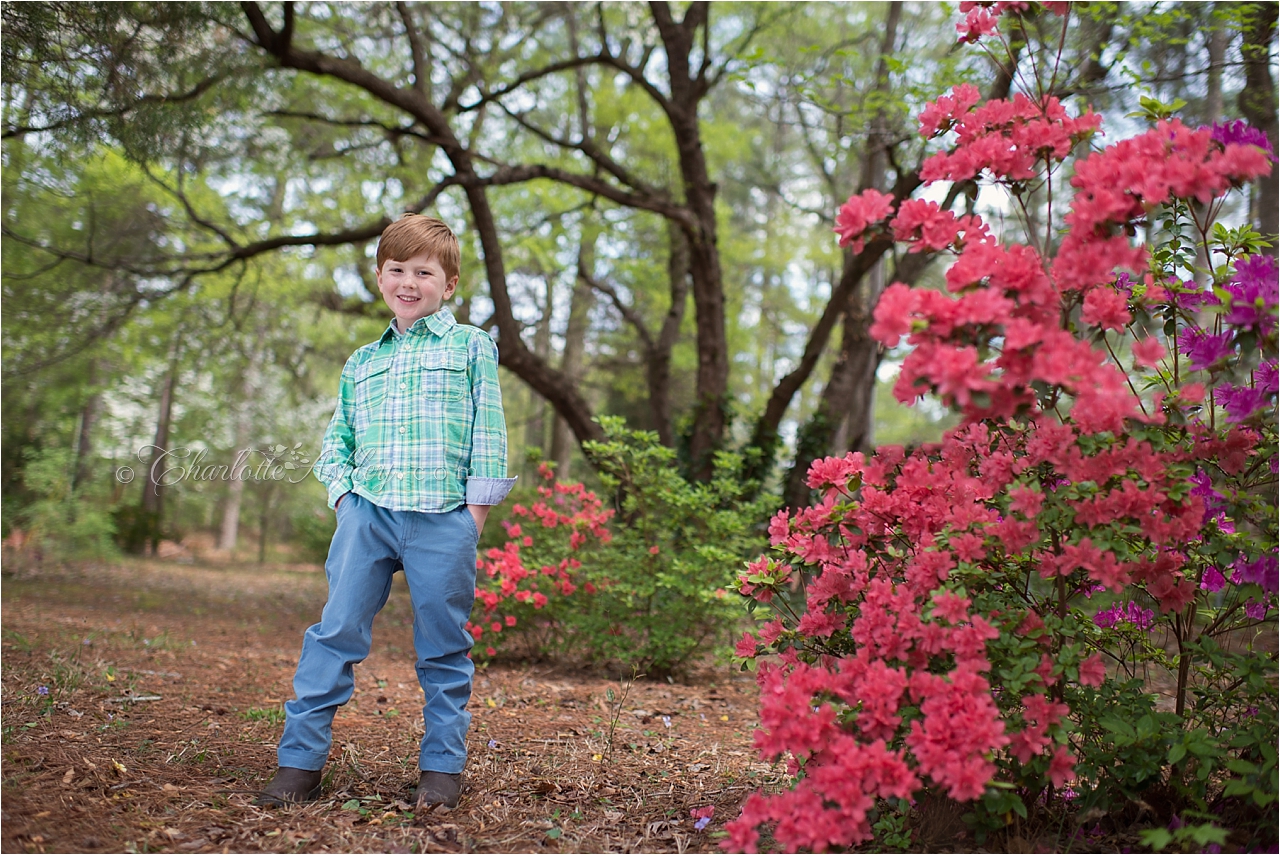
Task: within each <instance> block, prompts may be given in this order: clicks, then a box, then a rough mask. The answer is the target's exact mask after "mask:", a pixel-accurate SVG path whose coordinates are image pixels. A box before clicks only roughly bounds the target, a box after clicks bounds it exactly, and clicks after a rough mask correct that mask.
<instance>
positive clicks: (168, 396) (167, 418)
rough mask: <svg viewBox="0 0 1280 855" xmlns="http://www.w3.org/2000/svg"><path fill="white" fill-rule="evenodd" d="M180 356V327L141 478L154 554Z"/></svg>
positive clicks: (144, 514)
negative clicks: (144, 475) (142, 477)
mask: <svg viewBox="0 0 1280 855" xmlns="http://www.w3.org/2000/svg"><path fill="white" fill-rule="evenodd" d="M181 357H182V328H181V327H179V328H178V331H177V332H175V333H174V336H173V341H172V342H171V343H170V345H169V366H168V370H167V371H166V372H165V378H164V383H163V385H162V386H161V389H160V413H159V417H158V419H157V421H156V436H155V442H153V443H152V448H151V460H150V462H149V463H148V465H147V477H146V478H144V479H143V482H142V514H141V520H140V522H141V525H142V532H143V534H144V537H143V543H144V544H146V546H147V548H148V551H149V552H150V554H152V555H154V554H155V553H156V551H157V550H158V549H159V547H160V526H161V516H162V513H163V509H164V490H165V486H164V484H163V483H161V478H160V476H161V475H162V473H163V471H164V468H165V467H164V464H163V462H162V458H163V455H164V454H165V452H166V451H167V450H168V449H169V428H170V425H171V423H172V420H173V398H174V392H175V390H176V389H177V385H178V368H179V362H180V360H181Z"/></svg>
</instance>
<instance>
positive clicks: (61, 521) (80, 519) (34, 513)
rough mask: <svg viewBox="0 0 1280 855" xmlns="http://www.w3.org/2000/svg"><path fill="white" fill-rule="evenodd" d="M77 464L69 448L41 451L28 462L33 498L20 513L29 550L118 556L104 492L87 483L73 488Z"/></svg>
mask: <svg viewBox="0 0 1280 855" xmlns="http://www.w3.org/2000/svg"><path fill="white" fill-rule="evenodd" d="M74 464H75V461H74V457H73V455H72V454H71V452H70V451H67V450H65V449H48V450H45V451H41V452H38V453H36V454H35V455H34V456H33V457H32V459H31V460H30V461H29V462H28V463H27V466H26V468H25V470H24V478H25V481H26V485H27V488H28V489H29V490H30V491H31V493H32V495H33V496H34V499H33V501H32V502H31V503H30V504H28V505H27V506H26V507H25V508H24V509H23V511H22V512H21V513H20V515H19V516H20V521H21V524H22V526H23V527H24V528H25V529H26V530H27V536H28V542H27V544H28V550H30V551H34V552H38V554H39V555H40V557H41V558H42V559H44V560H53V561H62V560H69V559H75V558H93V559H99V560H101V559H105V558H112V557H115V556H116V555H118V552H117V550H116V548H115V545H114V543H113V542H112V536H113V535H114V534H115V525H114V523H113V522H112V519H111V515H110V513H109V511H108V510H107V509H106V508H105V502H104V498H105V497H104V496H102V495H100V494H99V493H98V492H96V491H94V490H91V489H88V488H86V489H82V490H75V489H73V488H72V470H73V467H74Z"/></svg>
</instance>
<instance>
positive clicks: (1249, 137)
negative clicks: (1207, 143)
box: [1210, 119, 1275, 155]
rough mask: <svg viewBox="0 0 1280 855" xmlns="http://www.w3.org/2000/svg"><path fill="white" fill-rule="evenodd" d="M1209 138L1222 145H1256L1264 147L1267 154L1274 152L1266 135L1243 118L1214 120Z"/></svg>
mask: <svg viewBox="0 0 1280 855" xmlns="http://www.w3.org/2000/svg"><path fill="white" fill-rule="evenodd" d="M1210 138H1211V139H1212V140H1213V141H1214V142H1217V143H1221V144H1222V145H1224V146H1228V145H1256V146H1257V147H1258V148H1260V149H1264V150H1265V151H1266V152H1267V154H1271V155H1274V154H1275V152H1273V151H1272V150H1271V140H1269V139H1267V135H1266V134H1265V133H1263V132H1262V131H1260V130H1258V129H1257V128H1255V127H1253V126H1251V125H1250V124H1249V123H1248V122H1246V121H1245V120H1244V119H1237V120H1236V121H1234V122H1215V123H1214V124H1213V131H1212V133H1211V134H1210Z"/></svg>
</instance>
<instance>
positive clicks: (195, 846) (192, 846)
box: [178, 837, 209, 852]
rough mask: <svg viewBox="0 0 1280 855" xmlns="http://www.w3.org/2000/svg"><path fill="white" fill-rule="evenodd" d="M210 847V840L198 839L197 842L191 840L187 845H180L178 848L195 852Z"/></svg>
mask: <svg viewBox="0 0 1280 855" xmlns="http://www.w3.org/2000/svg"><path fill="white" fill-rule="evenodd" d="M208 845H209V841H208V840H205V839H204V838H203V837H197V838H196V839H195V840H189V841H187V842H186V843H179V844H178V848H179V849H184V850H186V851H188V852H194V851H195V850H197V849H200V848H202V847H205V846H208Z"/></svg>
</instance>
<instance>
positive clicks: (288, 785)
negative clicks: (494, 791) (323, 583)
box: [259, 214, 515, 808]
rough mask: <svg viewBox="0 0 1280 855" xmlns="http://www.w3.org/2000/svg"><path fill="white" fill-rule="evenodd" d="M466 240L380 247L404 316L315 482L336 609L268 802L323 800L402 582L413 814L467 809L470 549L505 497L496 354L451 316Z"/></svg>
mask: <svg viewBox="0 0 1280 855" xmlns="http://www.w3.org/2000/svg"><path fill="white" fill-rule="evenodd" d="M460 255H461V253H460V249H459V246H458V241H457V238H456V237H454V235H453V232H452V231H450V230H449V227H448V226H446V225H445V224H444V223H442V222H441V221H440V220H437V219H435V218H433V217H426V216H422V215H420V214H409V215H406V216H405V217H403V218H402V219H400V220H398V221H396V222H395V223H393V224H391V225H390V226H388V227H387V229H386V230H385V231H384V232H383V233H382V237H381V239H380V240H379V241H378V252H377V282H378V290H379V292H381V294H382V299H383V300H384V301H385V302H386V304H387V306H388V307H389V308H390V309H391V311H392V313H393V314H394V315H395V317H394V318H393V319H392V321H391V323H390V325H389V326H388V328H387V330H386V332H384V333H383V334H382V336H381V337H380V338H379V339H378V340H377V341H375V342H372V343H371V344H367V345H365V346H364V347H361V348H360V349H358V350H357V351H356V352H355V353H354V354H352V355H351V358H350V359H348V360H347V364H346V366H345V367H344V368H343V369H342V378H341V380H340V381H339V392H338V405H337V408H336V409H335V411H334V414H333V419H332V420H331V421H330V423H329V428H328V430H327V431H326V432H325V437H324V445H323V447H322V448H321V451H320V455H319V457H318V458H317V460H316V465H315V472H316V476H317V477H318V478H319V479H320V481H321V482H322V483H323V484H324V485H325V487H326V488H327V489H328V492H329V504H330V506H331V507H333V508H334V509H335V511H336V513H337V516H338V525H337V530H336V531H335V532H334V536H333V542H332V543H331V545H330V547H329V557H328V560H327V561H326V562H325V575H326V576H327V578H328V581H329V599H328V601H327V602H326V603H325V607H324V611H323V613H322V614H321V617H320V622H319V623H317V624H316V625H315V626H312V627H311V628H310V629H308V630H307V631H306V634H305V635H304V637H303V644H302V655H301V656H300V657H299V660H298V670H297V672H296V674H295V676H294V681H293V686H294V693H295V697H294V699H293V700H291V701H289V702H288V703H287V704H285V715H286V717H285V726H284V734H283V736H282V737H281V739H280V743H279V746H278V748H277V756H278V758H279V768H278V769H277V770H276V774H275V777H274V778H273V779H272V781H271V783H270V784H268V785H267V787H266V788H265V789H264V790H263V791H262V793H261V795H260V797H259V803H261V804H275V805H279V804H284V803H288V802H300V801H308V800H311V799H314V798H316V797H318V796H319V793H320V782H321V780H322V770H323V767H324V764H325V761H326V760H327V759H328V756H329V749H330V747H331V745H332V724H333V717H334V713H335V712H336V711H337V708H338V707H339V706H341V705H342V704H344V703H346V702H347V701H348V700H349V699H350V698H351V694H352V692H353V690H354V687H355V679H354V665H355V664H356V663H357V662H360V661H363V660H364V658H365V657H366V656H368V655H369V648H370V645H371V644H372V628H373V618H374V616H375V615H376V614H377V613H378V611H379V610H381V609H382V607H383V606H384V605H385V604H386V601H387V596H388V594H389V593H390V591H391V578H392V576H393V575H394V574H395V572H396V571H397V570H404V573H405V579H406V581H407V582H408V584H409V593H410V597H411V599H412V602H413V615H414V619H413V641H414V649H415V651H416V653H417V672H418V681H419V683H420V684H421V685H422V691H423V696H424V705H423V717H424V721H425V725H426V732H425V733H424V734H423V737H422V744H421V747H420V750H419V754H418V768H419V770H420V772H421V775H420V777H419V781H418V788H417V792H416V797H415V801H416V804H417V806H419V807H434V806H436V805H444V806H445V807H448V808H453V807H455V806H456V805H457V804H458V799H459V797H460V794H461V790H462V774H461V773H462V770H463V767H464V766H465V765H466V759H467V753H466V734H467V728H468V727H469V725H470V722H471V714H470V713H469V712H467V709H466V707H467V701H468V700H469V699H470V696H471V679H472V675H473V674H474V671H475V669H474V666H473V665H472V663H471V659H470V657H469V655H468V651H469V650H470V649H471V645H472V641H473V639H472V637H471V635H470V634H469V633H468V632H467V631H466V629H465V624H466V621H467V618H468V616H469V615H470V613H471V605H472V600H473V598H474V595H475V573H476V544H477V542H478V541H479V538H480V531H481V529H483V528H484V523H485V518H486V517H487V516H488V513H489V508H490V507H491V506H492V505H495V504H497V503H499V502H501V501H502V500H503V499H504V498H505V497H506V495H507V493H508V492H509V491H510V490H511V485H512V484H513V483H514V482H515V479H514V478H507V477H506V461H507V445H506V423H505V420H504V418H503V413H502V395H501V390H500V389H499V387H498V372H497V365H498V360H497V348H496V347H495V346H494V343H493V339H491V338H490V337H489V336H488V334H486V333H485V332H484V331H483V330H480V329H477V328H476V327H471V326H466V325H463V324H459V323H458V322H457V321H455V320H454V317H453V315H452V314H451V313H450V312H449V310H448V309H447V308H445V307H444V302H445V301H446V300H449V299H451V298H452V297H453V294H454V291H455V289H456V288H457V286H458V276H459V266H460V263H461V258H460Z"/></svg>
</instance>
